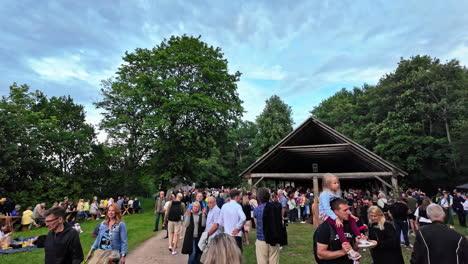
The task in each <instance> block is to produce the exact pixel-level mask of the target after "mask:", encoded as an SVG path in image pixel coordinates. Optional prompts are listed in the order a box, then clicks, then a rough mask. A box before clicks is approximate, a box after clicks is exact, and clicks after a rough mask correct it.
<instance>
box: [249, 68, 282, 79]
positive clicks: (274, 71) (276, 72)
mask: <svg viewBox="0 0 468 264" xmlns="http://www.w3.org/2000/svg"><path fill="white" fill-rule="evenodd" d="M286 76H287V73H286V72H285V71H283V68H282V67H281V66H280V65H274V66H272V67H268V66H260V67H257V68H254V69H252V70H247V71H245V77H246V78H249V79H258V80H272V81H280V80H283V79H284V78H285V77H286Z"/></svg>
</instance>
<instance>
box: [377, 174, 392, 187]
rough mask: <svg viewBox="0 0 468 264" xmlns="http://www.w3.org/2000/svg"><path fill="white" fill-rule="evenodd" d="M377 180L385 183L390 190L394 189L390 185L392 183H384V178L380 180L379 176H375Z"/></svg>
mask: <svg viewBox="0 0 468 264" xmlns="http://www.w3.org/2000/svg"><path fill="white" fill-rule="evenodd" d="M374 177H375V178H376V179H377V180H379V181H380V182H381V183H383V184H384V185H385V186H387V187H388V188H392V185H390V183H388V182H386V181H384V180H383V179H382V178H380V177H379V176H374Z"/></svg>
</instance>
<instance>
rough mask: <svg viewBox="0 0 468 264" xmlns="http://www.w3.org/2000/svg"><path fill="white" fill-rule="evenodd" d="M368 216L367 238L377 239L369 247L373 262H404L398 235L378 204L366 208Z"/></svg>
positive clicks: (375, 263)
mask: <svg viewBox="0 0 468 264" xmlns="http://www.w3.org/2000/svg"><path fill="white" fill-rule="evenodd" d="M367 213H368V216H369V223H370V227H369V239H370V240H375V241H377V246H376V247H374V248H371V250H370V251H371V256H372V260H373V263H374V264H387V263H388V264H404V263H405V262H404V260H403V254H402V253H401V247H400V240H399V238H400V236H399V234H397V232H396V230H395V228H394V227H393V225H392V224H390V223H389V222H387V221H386V220H385V215H384V213H383V212H382V210H381V209H380V208H379V207H378V206H371V207H369V209H368V210H367Z"/></svg>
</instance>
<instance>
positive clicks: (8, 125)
mask: <svg viewBox="0 0 468 264" xmlns="http://www.w3.org/2000/svg"><path fill="white" fill-rule="evenodd" d="M123 61H124V62H123V63H122V65H121V66H120V67H119V68H118V70H117V72H116V74H115V75H114V77H113V78H110V79H108V80H105V81H103V84H102V87H101V93H102V99H101V100H100V101H98V102H96V103H95V106H96V108H97V109H99V110H100V111H101V112H102V113H103V119H102V121H101V123H100V124H99V127H94V126H92V125H90V124H87V123H86V121H85V111H84V107H83V106H82V105H79V104H76V103H75V102H74V101H73V99H72V98H70V97H69V96H62V97H55V96H54V97H47V96H46V95H45V94H44V93H42V92H40V91H30V87H29V86H27V85H17V84H13V85H12V86H11V87H10V93H9V94H8V95H5V96H3V97H2V99H1V101H0V194H1V195H0V196H2V197H3V196H7V197H9V198H11V199H13V200H15V201H17V202H21V203H28V204H32V203H35V202H39V201H47V202H52V201H56V200H60V199H61V198H62V197H63V196H65V195H67V196H69V197H72V198H79V197H84V196H87V197H89V196H91V195H99V196H101V197H105V196H115V195H130V194H132V195H150V194H153V193H154V192H155V191H156V190H157V189H160V188H163V189H164V188H167V187H170V186H173V185H175V184H176V183H178V182H185V183H196V184H197V186H202V187H205V186H239V185H241V184H242V183H243V182H242V179H241V178H240V177H239V176H238V175H239V174H240V173H241V172H242V171H243V170H244V169H245V168H246V167H247V166H249V165H250V164H251V163H252V162H254V161H255V160H256V159H257V158H258V157H260V156H261V155H262V154H263V153H265V152H266V151H268V150H269V149H270V148H271V147H272V146H274V145H275V144H276V143H277V142H278V141H279V140H280V139H282V138H283V137H284V136H286V135H287V134H288V133H290V132H291V131H292V129H293V125H294V122H293V120H292V111H291V107H290V106H288V105H287V104H285V103H284V102H283V101H282V100H281V98H280V97H278V96H276V95H274V96H272V97H270V98H269V99H268V100H267V101H266V105H265V108H264V109H263V112H262V113H261V114H260V115H259V116H257V118H256V120H255V121H254V122H251V121H244V120H242V116H243V113H244V109H243V108H242V101H241V99H240V98H239V95H238V93H237V82H238V81H239V80H240V77H241V73H240V72H234V73H230V72H229V70H228V69H229V68H228V61H227V60H226V59H225V58H224V55H223V53H222V51H221V49H220V48H219V47H213V46H209V45H208V44H207V43H204V42H203V41H201V40H200V37H191V36H186V35H183V36H172V37H171V38H169V39H168V40H163V41H162V42H161V43H160V44H159V45H156V46H155V47H154V48H152V49H139V48H138V49H136V50H135V51H133V52H126V53H125V54H124V56H123ZM467 80H468V79H467V71H466V68H465V67H462V66H460V65H459V63H458V62H457V61H455V60H454V61H450V62H447V63H445V64H443V63H440V61H439V60H437V59H432V58H430V57H428V56H417V57H414V58H411V59H409V60H404V59H402V60H401V61H400V63H399V65H398V67H397V69H396V71H395V72H394V73H390V74H388V75H385V76H383V77H382V78H381V80H380V82H379V83H378V84H377V85H375V86H370V85H364V86H363V87H362V88H354V89H353V90H352V91H348V90H346V89H343V90H341V91H339V92H337V93H336V94H335V95H333V96H331V97H330V98H328V99H326V100H324V101H323V102H322V103H321V104H320V105H319V106H317V107H315V108H314V110H312V111H311V113H312V115H313V116H315V117H317V118H318V119H320V120H321V121H323V122H325V123H326V124H329V125H331V126H332V127H334V128H336V129H337V130H338V131H340V132H342V133H344V134H345V135H347V136H349V137H351V138H352V139H354V140H355V141H357V142H359V143H361V144H362V145H364V146H365V147H367V148H369V149H371V150H373V151H375V152H377V153H378V154H379V155H381V156H382V157H384V158H386V159H388V160H389V161H391V162H393V163H395V164H396V165H397V166H400V167H402V168H403V169H405V170H407V171H409V172H410V177H408V179H406V181H407V182H408V184H413V183H414V184H416V183H417V184H418V186H421V184H422V182H423V181H424V180H425V179H429V180H431V182H432V181H434V184H436V183H439V182H440V183H445V184H446V185H447V184H453V183H455V182H456V181H461V180H462V175H463V173H466V164H467V163H466V151H467V149H468V148H467V147H466V145H467V133H466V131H467V129H466V128H467V127H466V116H467V115H466V105H465V104H466V91H467V90H466V87H467V86H466V84H467ZM97 129H100V130H102V131H105V132H106V133H107V140H106V141H105V142H99V141H98V140H97V138H96V131H97ZM447 181H448V182H447Z"/></svg>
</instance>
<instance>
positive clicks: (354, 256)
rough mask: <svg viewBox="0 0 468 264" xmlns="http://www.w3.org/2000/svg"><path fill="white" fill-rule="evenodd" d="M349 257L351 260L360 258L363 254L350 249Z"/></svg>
mask: <svg viewBox="0 0 468 264" xmlns="http://www.w3.org/2000/svg"><path fill="white" fill-rule="evenodd" d="M348 258H349V259H351V260H360V259H361V254H359V253H358V252H357V251H354V250H352V249H351V250H350V251H348Z"/></svg>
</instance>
